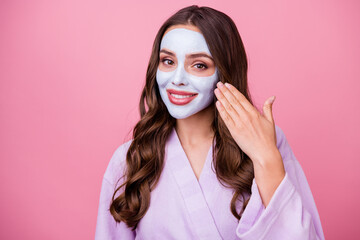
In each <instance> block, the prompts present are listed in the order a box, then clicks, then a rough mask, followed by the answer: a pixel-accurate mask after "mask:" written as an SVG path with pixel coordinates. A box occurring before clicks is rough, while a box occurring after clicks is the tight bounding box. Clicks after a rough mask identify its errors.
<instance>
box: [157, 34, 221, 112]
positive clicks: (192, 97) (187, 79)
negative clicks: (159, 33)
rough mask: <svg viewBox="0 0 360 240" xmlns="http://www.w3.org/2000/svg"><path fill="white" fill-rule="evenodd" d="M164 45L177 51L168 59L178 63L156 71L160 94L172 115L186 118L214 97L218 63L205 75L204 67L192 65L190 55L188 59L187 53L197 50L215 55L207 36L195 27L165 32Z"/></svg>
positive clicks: (161, 46)
mask: <svg viewBox="0 0 360 240" xmlns="http://www.w3.org/2000/svg"><path fill="white" fill-rule="evenodd" d="M162 49H165V50H170V51H171V52H172V53H174V54H175V56H172V57H171V58H172V60H171V61H166V63H169V62H174V64H169V65H166V66H167V68H166V69H165V70H164V69H162V70H160V67H158V69H157V72H156V81H157V83H158V86H159V91H160V95H161V98H162V100H163V102H164V103H165V105H166V107H167V109H168V111H169V113H170V115H171V116H173V117H174V118H176V119H184V118H187V117H189V116H191V115H193V114H195V113H197V112H199V111H201V110H203V109H205V108H206V107H208V106H209V105H210V103H211V102H212V101H213V98H214V89H215V87H216V83H217V82H218V75H217V73H218V70H217V68H216V67H215V72H214V73H213V74H212V75H210V76H208V75H206V74H205V75H206V76H203V75H204V74H203V72H201V71H202V70H200V69H199V68H196V67H197V66H195V64H193V65H191V66H190V64H188V63H189V58H187V59H186V55H187V56H190V55H191V54H195V53H206V54H207V55H209V56H210V57H212V55H211V53H210V51H209V49H208V46H207V44H206V41H205V38H204V36H203V35H202V34H201V33H200V32H196V31H193V30H189V29H185V28H175V29H172V30H170V31H169V32H167V33H166V34H165V35H164V37H163V39H162V41H161V44H160V51H161V50H162ZM175 62H176V64H175ZM159 64H161V62H160V63H159ZM198 66H199V65H198ZM163 70H164V71H163Z"/></svg>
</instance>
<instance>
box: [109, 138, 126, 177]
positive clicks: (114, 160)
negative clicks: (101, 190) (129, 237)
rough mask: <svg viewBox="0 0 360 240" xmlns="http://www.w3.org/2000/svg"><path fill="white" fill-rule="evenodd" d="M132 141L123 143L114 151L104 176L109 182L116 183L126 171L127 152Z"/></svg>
mask: <svg viewBox="0 0 360 240" xmlns="http://www.w3.org/2000/svg"><path fill="white" fill-rule="evenodd" d="M131 143H132V140H129V141H127V142H125V143H123V144H121V145H120V146H119V147H117V148H116V150H115V152H114V153H113V155H112V157H111V159H110V162H109V164H108V166H107V168H106V171H105V174H104V178H105V179H106V180H108V181H109V182H111V183H116V181H117V180H118V179H119V178H120V177H122V176H123V174H124V173H125V167H126V154H127V151H128V149H129V147H130V144H131Z"/></svg>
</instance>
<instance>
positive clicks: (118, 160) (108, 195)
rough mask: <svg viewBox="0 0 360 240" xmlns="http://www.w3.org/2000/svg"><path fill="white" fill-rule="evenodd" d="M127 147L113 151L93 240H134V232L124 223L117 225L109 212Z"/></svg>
mask: <svg viewBox="0 0 360 240" xmlns="http://www.w3.org/2000/svg"><path fill="white" fill-rule="evenodd" d="M127 146H129V145H128V143H125V144H124V145H121V146H120V147H119V148H118V149H117V150H116V151H115V153H114V154H113V156H112V158H111V160H110V163H109V165H108V167H107V169H106V172H105V174H104V177H103V180H102V186H101V192H100V200H99V209H98V216H97V222H96V232H95V239H98V240H103V239H124V240H132V239H135V231H132V230H131V228H128V227H127V225H126V224H125V223H124V222H120V223H117V222H116V221H115V220H114V218H113V216H112V215H111V214H110V211H109V208H110V203H111V199H112V195H113V193H114V190H115V185H116V184H115V183H116V182H117V178H118V177H119V176H121V173H122V171H123V169H124V168H123V166H124V164H125V156H126V151H127V149H128V148H127Z"/></svg>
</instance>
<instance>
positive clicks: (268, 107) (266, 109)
mask: <svg viewBox="0 0 360 240" xmlns="http://www.w3.org/2000/svg"><path fill="white" fill-rule="evenodd" d="M275 98H276V97H275V96H272V97H270V98H268V99H267V100H266V101H265V103H264V106H263V113H264V116H265V117H266V119H267V120H269V121H270V122H272V123H274V117H273V114H272V105H273V103H274V101H275Z"/></svg>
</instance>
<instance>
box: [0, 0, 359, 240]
mask: <svg viewBox="0 0 360 240" xmlns="http://www.w3.org/2000/svg"><path fill="white" fill-rule="evenodd" d="M124 2H125V1H124ZM194 3H195V4H198V5H200V6H203V5H205V6H210V7H213V8H215V9H218V10H220V11H223V12H225V13H226V14H228V15H229V16H230V17H231V18H232V19H233V20H234V21H235V22H236V24H237V26H238V29H239V32H240V34H241V36H242V38H243V41H244V44H245V47H246V50H247V53H248V57H249V64H250V72H249V82H250V90H251V92H252V95H253V98H254V100H255V103H256V105H257V106H258V107H260V108H261V105H262V103H263V102H264V101H265V100H266V99H267V98H268V97H269V96H271V95H276V97H277V99H276V100H275V103H274V109H273V112H274V117H275V121H276V124H277V125H278V126H280V127H281V128H282V129H283V130H284V132H285V134H286V136H287V138H288V141H289V143H290V145H291V146H292V149H293V151H294V153H295V155H296V157H297V158H298V160H299V162H300V163H301V165H302V167H303V169H304V171H305V173H306V176H307V178H308V181H309V184H310V186H311V189H312V192H313V195H314V198H315V201H316V204H317V207H318V210H319V213H320V217H321V220H322V225H323V229H324V232H325V236H326V238H327V239H356V238H357V239H358V238H359V235H360V234H359V233H360V230H359V229H360V228H359V226H358V220H359V217H360V206H359V195H360V174H359V173H358V172H359V169H360V163H359V160H360V158H359V155H360V147H359V140H358V138H359V135H360V134H359V132H360V131H359V130H360V127H359V126H360V111H359V109H360V104H359V100H360V97H359V92H360V83H359V82H360V81H359V80H360V79H359V76H360V67H359V66H360V44H359V43H360V27H359V23H360V21H359V20H360V15H359V10H360V4H359V2H358V1H356V0H354V1H342V0H338V1H310V0H306V1H288V0H278V1H269V0H263V1H235V0H233V1H226V0H220V1H181V2H180V1H174V2H171V1H151V3H150V2H149V1H145V0H144V1H135V2H134V3H128V1H126V3H120V1H100V0H99V1H10V0H9V1H4V0H2V1H1V2H0V35H1V36H0V80H1V82H0V84H1V85H0V98H1V100H0V104H1V105H0V144H1V145H0V150H1V152H0V159H1V161H0V163H1V165H0V177H1V178H0V179H1V181H0V191H1V205H0V212H1V215H0V239H93V238H94V233H95V223H96V216H97V208H98V201H99V192H100V186H101V180H102V176H103V174H104V171H105V168H106V166H107V164H108V162H109V160H110V157H111V156H112V154H113V152H114V151H115V149H116V148H117V147H118V146H119V145H120V144H122V143H123V142H124V141H125V140H127V139H129V137H130V136H131V135H130V134H129V133H130V132H131V127H132V126H133V125H134V123H135V122H136V121H137V120H138V109H137V108H138V107H137V105H138V100H139V96H140V91H141V89H142V86H143V85H144V79H145V71H146V67H147V63H148V59H149V56H150V51H151V47H152V44H153V40H154V38H155V34H156V32H157V30H158V29H159V27H160V26H161V24H162V23H163V22H164V21H165V20H166V19H167V18H168V17H169V16H170V15H171V14H173V13H175V11H177V10H178V9H180V8H182V7H185V6H188V5H190V4H194ZM356 236H357V237H356Z"/></svg>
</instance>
